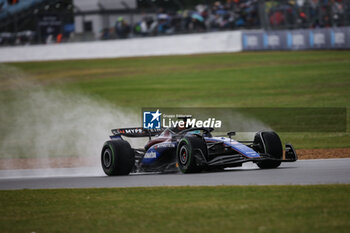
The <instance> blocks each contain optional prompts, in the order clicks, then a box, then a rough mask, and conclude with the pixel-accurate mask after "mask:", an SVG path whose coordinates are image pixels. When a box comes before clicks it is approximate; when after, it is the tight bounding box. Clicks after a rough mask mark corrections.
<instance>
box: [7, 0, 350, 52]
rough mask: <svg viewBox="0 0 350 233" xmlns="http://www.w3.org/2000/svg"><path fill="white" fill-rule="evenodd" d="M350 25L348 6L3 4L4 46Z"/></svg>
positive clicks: (326, 0)
mask: <svg viewBox="0 0 350 233" xmlns="http://www.w3.org/2000/svg"><path fill="white" fill-rule="evenodd" d="M349 25H350V1H346V0H280V1H275V0H260V1H258V0H226V1H213V0H186V1H185V0H0V46H14V45H26V44H49V43H69V42H76V41H94V40H110V39H125V38H135V37H153V36H162V35H172V34H187V33H198V32H212V31H227V30H238V29H239V30H241V29H265V30H270V29H318V28H335V27H344V26H349Z"/></svg>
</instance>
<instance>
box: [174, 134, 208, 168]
mask: <svg viewBox="0 0 350 233" xmlns="http://www.w3.org/2000/svg"><path fill="white" fill-rule="evenodd" d="M196 156H197V157H200V158H203V156H204V158H207V157H208V149H207V144H206V142H205V140H204V138H203V137H200V136H197V135H192V136H185V137H183V138H182V139H181V140H180V141H179V144H178V146H177V149H176V159H177V164H178V166H179V169H180V171H181V172H182V173H196V172H200V171H202V169H203V164H202V163H201V161H199V160H198V159H196Z"/></svg>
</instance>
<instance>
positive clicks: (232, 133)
mask: <svg viewBox="0 0 350 233" xmlns="http://www.w3.org/2000/svg"><path fill="white" fill-rule="evenodd" d="M235 135H236V132H233V131H231V132H228V133H227V136H229V138H231V137H232V136H235Z"/></svg>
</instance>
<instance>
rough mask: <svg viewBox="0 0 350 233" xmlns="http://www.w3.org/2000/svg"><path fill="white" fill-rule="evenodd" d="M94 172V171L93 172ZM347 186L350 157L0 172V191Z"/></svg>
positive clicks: (349, 176) (348, 182) (349, 172)
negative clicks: (197, 167) (166, 169)
mask: <svg viewBox="0 0 350 233" xmlns="http://www.w3.org/2000/svg"><path fill="white" fill-rule="evenodd" d="M94 169H96V170H94ZM290 184H295V185H297V184H298V185H306V184H350V158H349V159H327V160H301V161H297V162H295V163H284V164H283V165H282V166H281V167H280V168H278V169H269V170H261V169H259V168H257V167H256V165H254V164H252V163H248V164H244V166H243V167H242V168H233V169H231V170H229V171H224V172H212V173H201V174H187V175H184V174H180V173H175V174H174V173H173V174H137V175H129V176H123V177H107V176H104V175H103V174H102V172H101V170H100V169H99V168H78V169H68V168H66V169H50V170H45V169H41V170H11V171H4V170H3V171H0V189H1V190H9V189H52V188H111V187H150V186H202V185H209V186H215V185H290Z"/></svg>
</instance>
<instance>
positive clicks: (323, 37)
mask: <svg viewBox="0 0 350 233" xmlns="http://www.w3.org/2000/svg"><path fill="white" fill-rule="evenodd" d="M242 43H243V46H242V47H243V50H308V49H349V48H350V27H339V28H318V29H299V30H276V31H244V32H243V33H242Z"/></svg>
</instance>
